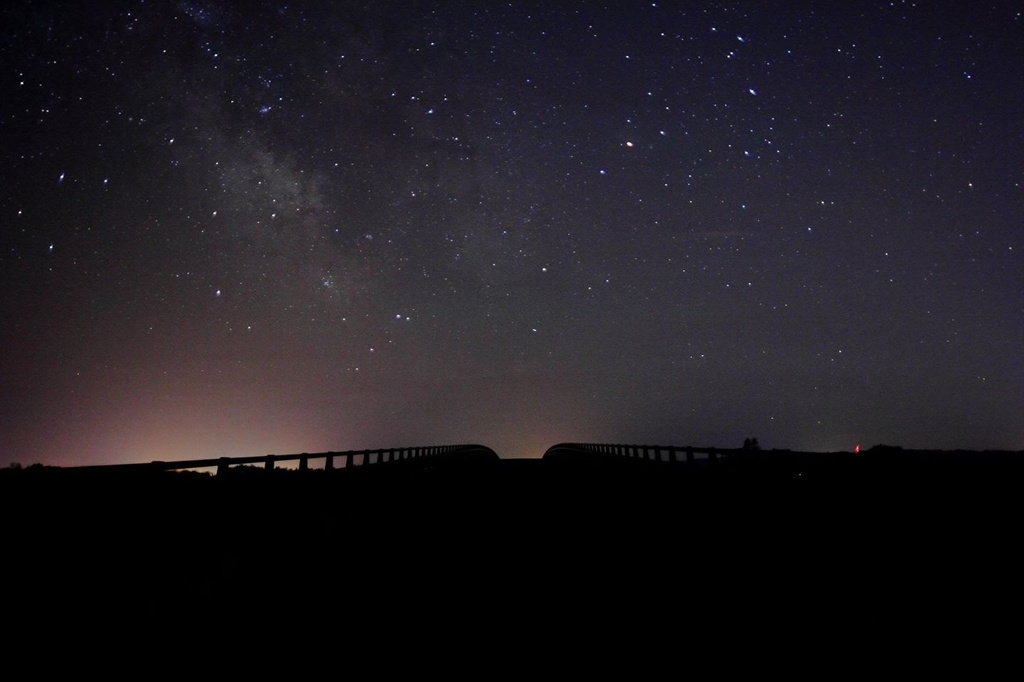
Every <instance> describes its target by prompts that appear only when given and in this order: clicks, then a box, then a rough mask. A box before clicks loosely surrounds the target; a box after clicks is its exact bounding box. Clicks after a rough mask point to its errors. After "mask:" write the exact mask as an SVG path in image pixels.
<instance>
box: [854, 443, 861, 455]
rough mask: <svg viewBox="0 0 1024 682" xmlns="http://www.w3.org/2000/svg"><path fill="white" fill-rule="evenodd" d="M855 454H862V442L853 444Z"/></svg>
mask: <svg viewBox="0 0 1024 682" xmlns="http://www.w3.org/2000/svg"><path fill="white" fill-rule="evenodd" d="M853 454H855V455H859V454H860V443H857V444H856V445H854V446H853Z"/></svg>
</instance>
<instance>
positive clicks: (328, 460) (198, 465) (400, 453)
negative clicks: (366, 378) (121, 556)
mask: <svg viewBox="0 0 1024 682" xmlns="http://www.w3.org/2000/svg"><path fill="white" fill-rule="evenodd" d="M473 453H476V454H479V455H482V456H484V457H487V458H493V459H498V455H497V453H495V452H494V451H493V450H491V449H490V448H489V447H486V446H484V445H424V446H416V447H404V448H371V449H369V450H343V451H340V452H317V453H309V452H301V453H298V454H290V455H254V456H249V457H217V458H215V459H189V460H176V461H170V462H165V461H159V460H157V461H153V462H143V463H137V464H104V465H95V466H84V467H72V468H73V469H77V470H82V471H85V470H89V471H101V470H102V471H115V470H117V471H129V470H149V471H182V470H188V469H209V468H214V467H216V469H217V475H218V476H221V475H224V474H225V473H227V471H228V470H229V469H230V468H231V467H235V466H241V465H253V464H262V465H263V467H264V469H267V470H273V469H274V468H275V467H276V466H277V464H278V463H280V462H298V463H299V464H298V469H299V470H300V471H304V470H306V469H309V463H310V461H315V460H323V462H324V465H323V468H324V469H327V470H330V469H335V468H344V469H352V468H357V469H361V468H364V467H368V466H371V465H372V466H378V465H383V464H391V463H397V462H411V461H413V460H421V459H425V458H439V457H442V456H445V455H466V454H473Z"/></svg>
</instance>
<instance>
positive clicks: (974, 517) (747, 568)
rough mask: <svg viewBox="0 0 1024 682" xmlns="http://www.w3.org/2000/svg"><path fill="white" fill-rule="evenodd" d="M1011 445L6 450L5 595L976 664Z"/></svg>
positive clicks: (1007, 541) (648, 646) (360, 630)
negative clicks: (172, 452) (638, 450)
mask: <svg viewBox="0 0 1024 682" xmlns="http://www.w3.org/2000/svg"><path fill="white" fill-rule="evenodd" d="M1021 459H1022V455H1021V454H1020V453H1001V454H1000V453H988V454H982V453H973V454H968V453H960V454H952V453H909V452H902V451H894V452H886V453H875V454H873V455H872V454H870V453H869V454H868V455H862V456H859V457H855V456H853V455H813V456H811V455H797V454H793V453H774V452H773V453H751V454H749V455H744V456H740V457H734V458H732V459H729V460H723V461H719V462H717V463H715V464H713V465H708V464H707V463H700V462H699V463H697V464H696V465H690V466H685V465H671V464H668V463H665V464H658V463H654V462H637V461H626V460H622V459H605V458H600V457H595V456H587V457H573V456H570V455H565V456H563V458H562V459H552V458H548V459H545V460H505V461H498V460H496V459H489V458H486V457H483V458H478V459H469V460H459V461H455V460H452V461H447V460H444V458H441V459H438V460H432V461H430V462H427V463H426V464H424V462H423V461H422V460H421V461H419V462H398V463H395V464H393V465H392V464H385V465H382V466H376V465H375V466H371V467H367V468H366V469H362V470H361V469H358V468H357V469H354V470H352V471H344V470H338V471H333V472H325V471H306V472H299V471H281V470H278V471H273V472H268V471H263V470H260V469H233V470H231V471H230V473H229V475H226V476H222V477H219V478H217V477H212V476H207V475H202V474H195V473H168V472H164V473H155V472H123V471H122V472H117V473H110V472H97V471H91V472H88V473H86V472H76V471H74V470H67V469H65V470H57V469H45V468H43V469H40V468H31V469H26V470H21V471H4V472H0V473H2V475H0V493H2V498H0V499H2V511H3V514H4V516H3V518H4V519H5V526H6V528H5V531H4V550H3V585H4V586H5V588H6V590H7V593H8V594H7V599H6V600H5V616H6V622H7V623H9V624H10V625H11V627H13V628H14V630H15V631H16V632H18V633H21V634H22V635H24V636H25V637H26V638H27V640H28V641H33V640H35V641H39V640H46V641H51V640H59V641H68V638H69V637H70V638H73V639H76V640H77V639H81V638H87V639H88V638H90V637H94V636H95V637H99V638H100V639H102V640H104V641H107V640H109V641H111V642H118V641H126V638H127V639H128V640H132V639H135V638H141V639H143V640H149V642H150V644H153V643H154V642H160V643H161V649H162V650H164V651H168V650H175V651H182V650H185V651H194V650H195V647H197V646H199V647H200V648H201V649H202V648H210V647H212V648H214V649H216V648H218V645H217V643H218V642H224V641H229V640H230V641H234V640H233V638H236V637H241V638H242V640H243V641H245V642H247V645H246V646H247V647H251V649H247V650H248V651H249V653H250V654H252V653H254V652H260V651H263V650H264V648H265V647H267V646H268V644H267V642H278V641H279V640H282V639H289V638H293V637H297V638H298V639H299V640H300V641H304V642H307V643H308V644H309V646H310V647H312V648H314V649H318V650H320V651H323V649H322V647H324V646H330V647H333V648H331V649H330V650H331V651H334V650H335V648H336V647H338V646H341V647H342V650H345V647H346V646H349V647H354V646H355V645H354V642H360V645H359V647H358V648H359V650H360V651H365V650H367V649H366V647H367V646H368V645H371V644H372V646H371V648H372V649H373V650H376V647H378V646H381V645H383V648H384V649H385V650H386V649H388V648H389V647H391V648H394V647H397V648H398V649H399V650H407V648H408V646H409V643H410V642H417V643H419V644H420V645H422V646H423V647H424V648H425V649H426V650H429V651H430V652H433V653H432V654H431V655H433V654H436V653H437V652H439V651H446V650H448V649H451V648H453V647H454V650H457V651H458V652H461V653H460V654H459V655H458V656H456V658H457V659H458V660H460V661H463V660H465V657H466V656H467V655H470V653H469V652H477V653H479V652H482V651H493V652H500V651H504V652H506V653H505V654H503V655H504V656H508V655H510V652H518V654H516V656H515V657H513V658H515V659H516V660H520V659H521V658H522V656H523V655H524V654H525V653H526V652H538V651H544V650H547V651H549V653H552V654H553V655H555V659H557V660H560V661H563V662H566V661H571V660H572V659H574V658H576V657H577V656H579V658H580V660H576V661H575V662H573V663H567V665H571V666H573V667H574V669H575V667H576V666H578V665H580V664H581V663H582V662H583V661H584V660H585V661H586V662H587V663H588V664H593V665H595V667H596V669H597V670H600V669H602V668H603V667H604V665H605V664H604V663H601V661H605V660H606V661H607V662H608V665H612V661H616V664H617V665H624V666H625V667H624V668H622V670H624V671H632V673H636V672H638V671H639V670H641V669H642V667H643V665H644V661H647V660H649V659H651V654H652V652H654V651H657V652H660V653H659V655H664V654H665V652H666V651H668V652H676V651H678V652H681V653H685V655H686V656H693V655H696V654H697V652H698V651H699V652H701V655H704V654H706V652H707V651H712V650H713V651H718V649H719V647H721V648H722V649H723V650H724V651H726V652H731V653H727V654H723V655H722V656H723V657H722V658H720V660H718V663H717V664H716V665H719V666H722V667H723V668H722V669H726V668H732V667H733V666H747V665H751V664H753V663H754V662H755V661H761V662H762V663H763V664H764V665H768V664H767V662H766V661H768V660H771V661H775V662H776V663H778V662H779V661H780V659H779V658H778V657H779V656H780V655H781V656H782V659H781V660H790V656H791V655H792V656H793V657H795V658H794V659H793V660H791V661H790V663H793V664H796V661H797V660H799V659H800V657H801V656H816V655H820V654H822V653H823V652H829V653H828V658H829V659H830V660H832V661H835V660H837V657H838V659H841V660H846V659H847V658H848V659H849V664H850V665H859V664H858V663H856V662H858V661H863V660H866V658H867V657H871V656H875V655H880V654H883V653H885V652H889V653H893V654H895V653H901V654H905V653H907V652H908V651H919V652H920V654H919V655H920V656H923V657H924V659H925V660H930V661H942V660H945V657H947V656H952V655H953V654H954V653H955V651H956V650H957V649H956V647H960V648H961V649H962V648H963V647H964V646H966V643H967V642H975V641H980V642H984V643H987V646H988V647H989V655H987V656H972V657H971V658H970V660H972V661H974V663H972V664H971V666H974V667H970V668H969V669H970V670H973V671H975V672H977V670H978V668H977V667H976V666H978V665H981V664H982V662H983V661H991V660H992V654H994V653H997V652H999V651H1002V648H1003V643H1002V642H1003V639H1002V638H1003V637H1007V638H1012V636H1013V633H1015V632H1017V627H1016V625H1015V621H1016V620H1017V619H1018V615H1019V614H1018V609H1019V607H1020V606H1021V600H1020V597H1021V592H1020V586H1021V576H1022V574H1021V572H1020V569H1021V567H1022V565H1024V564H1022V561H1021V559H1020V552H1021V539H1022V538H1021V528H1022V526H1021V523H1020V521H1021V519H1022V518H1024V515H1022V513H1021V512H1022V508H1024V497H1022V495H1021V494H1020V486H1021V482H1022V481H1024V467H1022V464H1021ZM58 633H60V634H58ZM100 633H102V634H100ZM327 633H330V637H328V639H329V640H331V642H332V643H331V644H327V643H325V642H324V641H323V638H324V636H325V634H327ZM19 636H20V635H19ZM168 637H170V638H171V639H170V640H168V639H167V638H168ZM168 641H172V642H174V645H173V647H170V649H168V648H167V647H166V646H165V644H164V643H165V642H168ZM947 641H948V642H953V643H956V644H955V645H952V644H951V645H946V644H942V645H939V642H947ZM1007 641H1010V640H1009V639H1008V640H1007ZM313 642H317V644H315V645H314V644H313ZM399 642H401V643H402V644H401V646H398V643H399ZM428 643H429V644H428ZM392 645H394V646H392ZM918 646H923V647H925V649H923V650H919V649H917V648H916V647H918ZM949 646H952V647H953V648H952V649H951V648H948V647H949ZM972 646H973V645H972ZM709 647H710V648H709ZM638 649H639V650H643V651H646V652H647V654H645V655H643V656H640V657H639V658H637V657H636V651H637V650H638ZM973 650H974V649H973V648H972V651H973ZM626 651H629V652H630V654H629V655H628V656H627V655H624V652H626ZM740 651H742V652H745V653H744V654H743V655H740V654H738V653H737V652H740ZM755 651H763V652H768V653H760V654H756V655H755V654H753V653H752V652H755ZM574 652H575V653H574ZM472 655H475V654H472ZM495 655H498V657H499V658H498V659H497V660H504V659H503V658H501V656H502V654H495ZM885 655H888V654H885ZM751 656H754V658H753V659H751ZM764 656H768V657H769V658H767V659H766V658H764ZM416 660H420V659H416ZM488 660H491V661H492V662H493V661H494V660H495V659H494V658H493V656H489V657H488ZM687 660H689V659H687ZM377 664H378V665H380V666H383V667H384V668H387V667H390V666H399V667H406V666H409V665H412V662H411V661H410V660H409V659H407V658H405V657H403V656H398V657H397V658H396V657H389V656H385V657H383V658H380V659H378V660H377ZM509 664H510V665H515V664H514V663H513V662H511V661H509ZM638 666H639V667H638Z"/></svg>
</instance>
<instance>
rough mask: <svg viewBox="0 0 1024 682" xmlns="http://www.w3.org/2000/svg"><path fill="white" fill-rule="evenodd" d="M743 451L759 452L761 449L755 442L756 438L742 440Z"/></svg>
mask: <svg viewBox="0 0 1024 682" xmlns="http://www.w3.org/2000/svg"><path fill="white" fill-rule="evenodd" d="M743 449H744V450H751V451H753V450H760V449H761V444H760V443H758V442H757V439H756V438H744V439H743Z"/></svg>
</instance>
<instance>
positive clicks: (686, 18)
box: [0, 0, 1024, 466]
mask: <svg viewBox="0 0 1024 682" xmlns="http://www.w3.org/2000/svg"><path fill="white" fill-rule="evenodd" d="M1022 11H1024V10H1022V6H1021V5H1020V4H1019V3H1016V2H970V3H968V2H901V1H896V2H861V1H857V2H842V3H824V2H803V1H793V2H783V3H768V2H616V1H609V2H571V1H565V2H530V1H518V0H517V1H516V2H490V1H489V2H469V1H467V2H440V1H436V2H433V1H429V0H419V1H417V0H407V1H404V2H387V1H355V2H316V1H310V2H294V3H287V2H276V3H271V2H268V3H235V2H226V1H223V0H221V1H217V0H194V1H193V0H181V1H178V2H172V1H170V0H168V1H165V2H157V1H154V0H147V1H142V0H122V1H116V2H115V1H111V0H97V1H96V2H92V3H87V4H86V3H77V2H54V1H47V2H37V1H34V0H27V1H23V2H19V3H9V4H7V5H5V6H4V9H2V10H0V26H2V28H0V35H2V42H0V141H2V144H0V174H2V176H0V177H2V183H0V314H2V319H0V358H2V359H0V465H7V464H9V463H11V462H19V463H22V464H25V465H27V464H30V463H35V462H42V463H46V464H54V465H62V466H68V465H75V464H102V463H114V462H135V461H149V460H152V459H162V460H174V459H189V458H205V457H220V456H243V455H259V454H266V453H295V452H304V451H305V452H323V451H327V450H344V449H360V448H372V447H397V446H412V445H427V444H444V443H462V442H473V443H482V444H484V445H489V446H490V447H492V448H494V449H495V450H496V451H497V452H498V453H499V454H500V455H502V456H503V457H537V456H540V455H541V454H543V452H544V450H545V449H546V448H547V447H548V446H550V445H552V444H554V443H557V442H560V441H585V442H594V441H603V442H625V443H663V444H675V445H694V446H709V445H711V446H718V447H738V446H740V445H741V444H742V441H743V439H744V438H745V437H748V436H753V437H757V438H758V439H759V441H760V443H761V445H762V447H767V448H792V449H796V450H849V449H851V448H853V446H854V445H856V444H858V443H861V444H863V446H864V447H868V446H870V445H874V444H878V443H886V444H890V445H902V446H904V447H912V448H941V449H952V448H969V449H985V448H997V449H1021V448H1024V353H1022V349H1024V185H1022V183H1024V60H1022V55H1024V14H1022Z"/></svg>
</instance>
